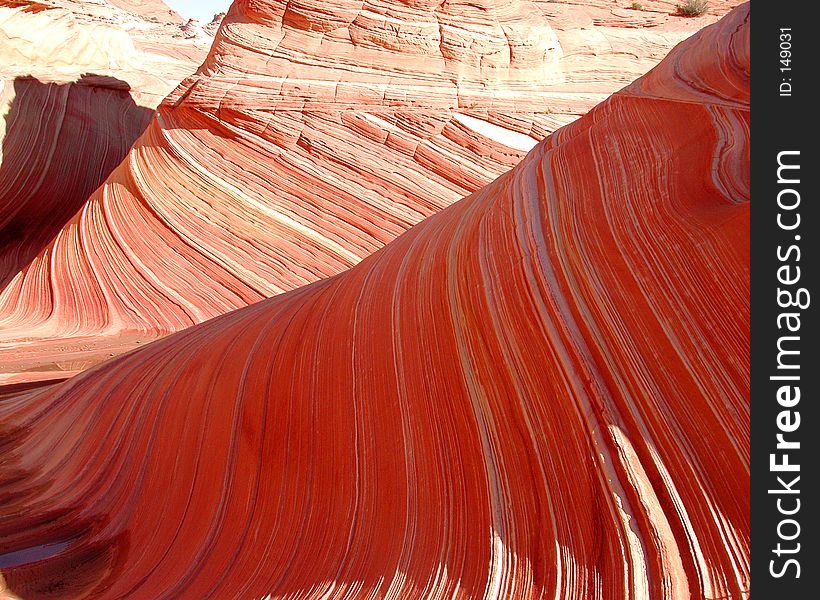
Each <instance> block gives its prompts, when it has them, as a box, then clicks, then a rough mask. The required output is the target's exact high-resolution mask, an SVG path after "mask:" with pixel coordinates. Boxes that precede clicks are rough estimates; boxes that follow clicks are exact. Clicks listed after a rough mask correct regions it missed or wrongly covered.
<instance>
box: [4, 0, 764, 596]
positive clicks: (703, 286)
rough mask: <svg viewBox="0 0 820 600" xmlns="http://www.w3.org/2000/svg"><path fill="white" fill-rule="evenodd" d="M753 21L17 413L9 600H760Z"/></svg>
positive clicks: (10, 410)
mask: <svg viewBox="0 0 820 600" xmlns="http://www.w3.org/2000/svg"><path fill="white" fill-rule="evenodd" d="M748 19H749V9H748V5H744V6H743V7H740V8H738V9H736V10H734V11H732V12H731V13H729V15H728V16H726V17H725V18H724V19H723V20H722V21H720V22H719V23H718V24H717V25H714V26H712V27H709V28H707V29H705V30H703V31H702V32H701V33H699V34H697V35H696V36H695V37H693V38H692V39H690V40H689V41H687V42H685V43H683V44H682V45H680V46H678V47H677V48H676V49H675V50H674V51H673V52H672V53H671V54H670V56H669V57H668V58H667V59H666V60H665V61H664V62H663V63H661V65H660V66H659V67H658V68H656V69H655V70H653V71H652V72H651V73H650V74H649V75H647V76H646V77H644V78H642V79H640V80H639V81H637V82H636V83H635V84H634V85H632V86H630V87H628V88H626V89H624V90H623V91H621V92H619V93H617V94H614V95H613V96H612V97H611V98H609V99H608V100H607V101H605V102H604V103H602V104H601V105H599V106H598V107H596V108H595V109H594V110H592V111H591V112H590V113H589V114H588V115H586V116H585V117H583V118H581V119H580V120H578V121H575V122H574V123H572V124H571V125H569V126H567V127H565V128H562V129H560V130H559V131H557V132H556V133H555V134H553V135H552V136H550V137H549V138H547V139H546V140H544V141H543V142H541V143H539V144H538V145H537V147H535V148H534V149H533V150H532V151H531V152H530V153H529V154H528V155H527V156H526V158H525V159H524V160H523V162H522V163H521V164H520V165H518V166H517V167H516V168H514V169H513V170H512V171H510V172H508V173H506V174H504V175H502V176H501V177H499V178H498V179H496V180H495V181H494V182H493V183H492V184H490V185H488V186H487V187H485V188H483V189H482V190H480V191H478V192H477V193H475V194H473V195H471V196H469V197H467V198H465V199H464V200H462V201H460V202H457V203H455V204H454V205H452V206H450V207H448V208H446V209H444V210H443V211H441V212H439V213H438V214H436V215H434V216H432V217H430V218H428V219H426V220H425V221H423V222H422V223H421V224H420V225H418V226H416V227H414V228H412V229H411V230H410V231H408V232H407V233H405V234H403V235H401V236H400V237H398V238H397V239H396V240H395V241H393V242H391V243H390V244H388V245H387V246H386V247H384V248H383V249H381V250H379V251H377V252H375V253H374V254H372V255H371V256H369V257H368V258H366V259H364V260H363V261H361V262H360V263H359V264H358V265H357V266H355V267H353V268H351V269H349V270H347V271H345V272H344V273H342V274H339V275H337V276H335V277H330V278H327V279H324V280H322V281H319V282H316V283H314V284H311V285H307V286H304V287H301V288H299V289H297V290H294V291H292V292H289V293H285V294H282V295H279V296H277V297H275V298H272V299H269V300H265V301H262V302H259V303H257V304H255V305H253V306H250V307H246V308H244V309H241V310H238V311H235V312H232V313H230V314H227V315H224V316H221V317H219V318H216V319H213V320H211V321H209V322H207V323H203V324H200V325H197V326H194V327H191V328H189V329H187V330H186V331H183V332H180V333H177V334H174V335H171V336H169V337H167V338H165V339H163V340H159V341H157V342H155V343H153V344H151V345H150V346H147V347H145V348H142V349H140V350H137V351H134V352H131V353H128V354H125V355H123V356H120V357H118V358H115V359H114V360H112V361H109V362H107V363H105V364H103V365H100V366H98V367H95V368H93V369H91V370H89V371H87V372H85V373H83V374H80V375H78V376H76V377H74V378H72V379H70V380H69V381H68V382H65V383H61V384H57V385H53V386H49V387H44V388H41V389H39V390H33V391H28V392H25V393H18V394H16V395H13V396H9V397H6V398H5V399H4V400H3V402H2V403H0V427H2V430H0V433H2V435H0V440H2V452H3V455H4V456H5V457H6V459H5V460H4V462H3V463H2V465H0V469H1V470H0V482H2V483H1V484H0V493H1V494H2V497H3V499H4V501H3V502H2V503H0V540H2V542H0V565H4V568H2V573H3V575H4V577H5V580H6V585H7V586H8V589H9V590H11V592H13V593H16V594H19V595H20V596H22V597H31V598H43V597H45V598H47V597H60V598H65V597H93V598H197V599H199V598H550V599H553V598H558V599H564V600H568V599H574V600H598V599H600V600H619V599H627V598H629V599H641V600H661V599H675V600H684V599H685V600H688V599H690V598H695V599H707V598H708V599H715V598H731V599H745V598H748V592H749V523H748V517H749V497H748V484H749V457H748V437H749V410H748V392H749V389H748V381H749V372H748V342H749V305H748V293H749V271H748V269H749V252H748V251H749V238H748V232H749V229H748V225H749V159H748V156H749V33H748ZM146 245H147V246H148V247H151V245H152V244H151V243H150V241H146Z"/></svg>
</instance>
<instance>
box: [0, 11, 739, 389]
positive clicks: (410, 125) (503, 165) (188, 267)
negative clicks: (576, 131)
mask: <svg viewBox="0 0 820 600" xmlns="http://www.w3.org/2000/svg"><path fill="white" fill-rule="evenodd" d="M15 4H20V3H19V2H17V3H15ZM28 4H30V3H28ZM100 4H101V5H103V4H107V3H104V2H102V0H100ZM118 4H119V5H125V4H126V3H124V2H120V3H118ZM130 4H131V5H133V6H132V7H131V10H136V9H135V8H134V7H138V6H137V5H139V6H143V5H144V6H148V5H150V6H148V9H150V10H151V11H152V13H151V14H154V13H155V12H156V11H154V10H153V9H152V8H151V7H152V6H154V3H134V2H132V3H130ZM645 4H646V8H645V9H644V10H640V11H636V10H630V9H627V8H624V7H621V6H619V5H618V4H617V3H611V2H603V1H601V2H591V3H584V4H583V5H578V4H569V3H563V2H535V3H533V2H528V1H524V0H514V1H512V2H510V1H506V0H505V1H503V2H502V1H497V0H482V1H480V2H476V1H471V2H459V1H448V2H438V1H435V2H433V1H412V2H409V1H400V0H368V1H367V2H361V1H357V2H347V1H345V2H337V3H333V5H332V7H331V6H330V5H328V3H325V2H318V1H316V2H311V1H309V0H299V1H291V2H284V1H278V0H254V1H237V2H235V3H234V5H233V7H232V8H231V10H230V12H229V13H228V14H227V16H226V17H225V19H224V21H223V24H222V28H221V30H220V32H219V34H218V36H217V38H216V41H215V43H214V45H213V47H212V49H211V51H210V53H209V54H208V56H207V59H206V60H205V61H204V63H203V64H202V66H201V67H200V68H199V69H198V71H197V72H196V73H195V74H194V75H191V76H190V77H188V78H186V79H185V81H184V82H183V83H182V84H181V85H180V86H179V87H177V88H176V90H175V91H174V92H173V93H171V95H170V96H169V97H168V98H167V99H166V100H165V101H164V102H163V103H162V104H161V105H160V107H159V114H158V115H157V117H156V118H155V119H154V120H153V121H152V122H151V124H150V126H149V127H148V129H147V131H146V132H145V133H144V134H143V135H142V136H141V137H140V138H139V140H138V141H137V142H136V145H135V147H134V149H133V150H132V151H131V152H130V153H129V154H128V155H127V157H126V158H125V160H124V161H123V163H122V164H121V165H120V167H119V168H117V169H116V170H115V171H114V172H113V173H112V174H111V176H110V178H109V179H108V181H107V182H106V183H105V185H104V186H103V187H102V188H100V189H99V190H98V191H97V192H96V193H94V194H93V195H92V196H91V197H90V199H88V201H87V202H85V203H84V204H83V206H82V207H81V208H80V210H79V212H78V213H76V214H75V215H74V216H73V217H72V218H69V217H68V215H65V214H63V213H61V214H60V215H59V218H55V219H54V224H55V226H54V227H51V228H48V229H45V228H44V229H43V230H42V231H44V233H42V232H41V234H38V236H37V239H38V240H39V241H38V242H37V244H39V245H37V244H35V245H30V246H29V247H28V250H27V252H26V253H25V256H24V259H21V258H20V257H21V256H23V255H22V254H20V253H19V252H17V249H16V248H17V246H16V245H15V241H14V240H15V239H16V237H15V236H12V237H10V238H8V239H10V240H11V242H8V243H9V248H8V249H7V250H5V254H4V258H5V260H6V261H7V262H6V264H9V262H10V263H11V264H12V265H14V266H15V267H19V269H17V268H7V276H6V278H5V279H4V288H3V289H2V291H0V324H1V325H2V334H0V336H1V337H0V362H2V365H3V370H4V372H3V373H2V374H0V380H2V381H4V382H6V383H9V382H24V381H34V380H37V379H48V378H51V377H65V376H68V375H71V374H74V373H76V372H79V371H82V370H83V369H85V368H88V367H89V366H91V365H93V364H96V363H99V362H101V361H102V360H104V359H107V358H109V357H111V356H114V355H116V354H119V353H120V352H123V351H125V350H128V349H131V348H133V347H135V346H136V345H137V344H138V343H143V342H146V341H150V340H151V339H155V338H156V337H158V336H162V335H165V334H167V333H169V332H172V331H177V330H180V329H184V328H185V327H188V326H190V325H192V324H194V323H198V322H200V321H203V320H206V319H209V318H212V317H214V316H217V315H219V314H222V313H225V312H228V311H230V310H233V309H236V308H239V307H242V306H245V305H247V304H250V303H253V302H257V301H259V300H261V299H263V298H265V297H269V296H272V295H275V294H278V293H281V292H284V291H288V290H291V289H294V288H296V287H299V286H301V285H304V284H307V283H310V282H313V281H316V280H318V279H321V278H324V277H328V276H331V275H334V274H336V273H339V272H342V271H344V270H345V269H347V268H349V267H351V266H352V265H354V264H356V263H357V262H358V261H360V260H361V259H362V258H364V257H366V256H368V255H369V254H371V253H372V252H374V251H375V250H377V249H378V248H380V247H381V246H383V245H384V244H385V243H387V242H389V241H390V240H391V239H393V238H395V237H396V236H397V235H399V234H400V233H402V232H403V231H405V230H407V229H408V228H410V227H411V226H413V225H414V224H416V223H418V222H420V221H421V220H422V219H424V218H425V217H428V216H430V215H432V214H434V213H435V212H437V211H439V210H441V209H442V208H444V207H445V206H447V205H449V204H451V203H452V202H454V201H455V200H457V199H459V198H461V197H462V196H464V195H466V194H469V193H472V192H474V191H476V190H477V189H479V188H480V187H481V186H483V185H486V184H487V183H489V182H490V181H492V180H493V179H495V178H496V177H498V176H499V175H501V174H502V173H503V172H505V171H506V170H508V169H509V168H511V167H512V166H514V165H515V164H517V163H518V162H519V161H520V160H521V159H522V158H523V157H524V155H525V154H526V152H527V151H528V150H529V149H530V148H532V147H533V146H534V145H535V144H536V143H537V142H538V140H540V139H542V138H543V137H545V136H546V135H548V134H549V133H551V132H552V131H554V130H555V129H556V128H557V127H559V126H561V125H564V124H566V123H568V122H570V121H572V120H574V119H576V118H577V117H578V116H579V115H581V114H584V113H585V112H586V111H587V110H588V109H589V108H590V107H592V106H593V105H594V104H595V103H596V102H599V101H601V100H603V99H604V98H605V97H606V96H608V95H609V94H610V93H612V92H613V91H615V90H617V89H618V88H620V87H622V86H623V85H626V84H627V83H629V82H630V81H632V80H633V79H634V78H635V77H637V76H638V75H640V74H641V73H643V72H644V71H646V70H647V69H648V68H649V67H650V66H651V65H653V64H655V63H656V62H657V61H658V60H660V58H661V57H662V56H663V55H664V54H665V53H666V52H667V51H668V50H669V49H670V48H671V46H672V45H674V44H675V43H677V42H678V41H680V40H681V39H683V38H685V37H687V36H688V35H690V34H692V33H694V32H695V31H696V30H697V29H698V28H700V27H703V26H704V25H705V24H706V23H709V22H712V21H714V20H716V19H717V18H718V16H719V15H720V14H722V13H724V12H725V11H726V10H727V7H728V6H729V5H730V3H726V2H715V3H713V10H712V12H711V13H710V14H709V15H707V16H705V17H703V18H699V19H682V18H679V17H675V16H673V15H672V14H671V13H672V12H674V6H673V4H672V3H664V2H647V3H645ZM148 9H146V10H148ZM101 10H102V9H101ZM106 10H109V11H110V6H109V8H107V9H106ZM46 12H49V11H46ZM52 12H53V11H52ZM38 15H40V16H38ZM19 18H23V17H19ZM25 18H27V19H28V18H39V19H46V17H43V16H42V15H41V12H37V11H35V12H34V16H32V15H28V16H26V17H25ZM49 18H50V17H49ZM52 20H53V19H52ZM58 21H59V20H58ZM49 22H50V21H49ZM60 22H61V21H60ZM49 26H53V27H58V26H59V27H63V25H59V23H55V24H52V25H49ZM168 26H169V27H175V28H177V31H179V23H176V24H174V23H171V24H170V25H168ZM0 27H2V25H0ZM163 27H165V25H163ZM115 33H116V31H115V32H114V33H111V35H112V36H114V37H115V38H116V40H114V41H111V42H110V43H106V52H108V53H109V54H112V53H113V58H111V60H110V61H109V63H106V64H107V65H108V67H110V68H109V70H108V71H106V70H105V69H103V68H102V67H104V66H105V65H102V66H98V67H96V68H95V70H96V71H99V72H101V73H104V74H105V73H107V74H109V75H111V76H114V77H118V76H119V75H118V74H120V73H121V72H122V71H121V70H119V68H118V67H117V65H120V64H121V63H122V64H127V63H128V61H129V60H132V59H131V58H129V57H131V56H132V54H133V53H132V51H131V49H130V48H131V47H130V46H128V50H127V51H123V52H120V53H118V52H119V51H118V48H119V46H118V44H119V43H120V41H122V40H120V37H121V36H120V37H117V36H119V34H118V33H116V35H115ZM77 35H79V34H77ZM129 37H130V38H133V35H130V36H129ZM180 38H181V39H182V38H183V36H182V35H180ZM140 39H141V40H142V41H136V42H133V44H134V46H135V47H137V48H139V49H141V51H143V52H142V53H141V54H140V53H138V54H139V56H142V57H144V56H145V55H146V54H145V53H148V54H149V55H152V54H151V53H154V52H160V48H161V47H160V45H159V44H158V43H155V42H151V40H150V36H149V37H145V36H143V38H140ZM117 40H120V41H117ZM183 41H184V40H183ZM122 43H123V44H126V45H127V43H126V42H122ZM72 44H73V45H72V48H74V47H75V46H76V43H75V42H73V43H72ZM188 47H189V48H190V45H189V46H188ZM171 48H172V49H173V46H172V47H171ZM166 51H167V50H162V52H166ZM60 52H62V51H60ZM55 55H56V51H55ZM60 56H63V54H60ZM95 56H96V55H95ZM105 56H108V54H106V55H105ZM152 56H153V55H152ZM69 58H70V60H66V61H65V63H66V68H70V67H71V65H75V64H76V62H77V60H78V59H77V58H76V57H73V58H72V57H69ZM109 58H110V57H109ZM109 58H106V59H105V60H109ZM155 59H156V60H159V59H158V58H156V56H155V58H154V59H151V60H155ZM59 60H60V59H58V58H54V57H52V56H48V57H45V58H43V60H42V61H41V62H43V64H50V62H49V61H51V62H54V63H55V64H57V62H59ZM95 60H96V59H95ZM141 60H142V59H141ZM144 60H148V59H144ZM169 60H171V59H169ZM30 62H31V61H30ZM35 62H36V61H35ZM183 62H184V61H183ZM145 64H146V65H149V67H145V65H143V67H144V68H142V70H141V71H140V73H143V75H144V77H146V78H148V79H150V77H152V76H153V75H152V73H153V70H152V69H151V68H150V61H149V62H147V63H145ZM179 64H182V63H179ZM112 65H113V66H112ZM115 67H116V68H115ZM163 68H164V67H163ZM87 69H88V67H85V66H84V67H83V71H86V70H87ZM75 71H76V69H75ZM157 72H159V73H164V72H165V71H162V70H161V69H158V70H157ZM129 77H130V76H129ZM120 78H121V77H120ZM166 83H167V80H165V79H163V80H162V81H158V82H156V89H160V88H161V87H162V85H160V84H163V85H164V84H166ZM150 87H151V86H150V85H147V84H145V82H144V81H143V82H141V85H140V86H139V89H140V90H142V91H141V92H140V94H146V93H148V92H146V91H145V90H147V89H149V88H150ZM132 90H133V88H132ZM133 96H134V94H133V91H132V97H133ZM89 106H92V105H89ZM89 110H93V111H96V110H97V109H96V108H90V109H89ZM117 136H121V133H120V132H115V137H117ZM125 138H128V134H127V133H126V135H125ZM60 147H66V146H65V141H62V142H61V143H60ZM43 155H45V156H47V154H46V153H43ZM89 162H90V161H89ZM52 164H54V165H55V173H53V174H51V175H48V176H46V177H44V178H43V181H44V184H43V185H44V186H45V187H44V188H42V189H43V190H44V191H43V194H45V195H46V196H48V197H52V195H53V193H54V191H55V188H59V187H60V186H61V185H64V183H63V179H64V177H63V176H62V174H61V173H60V169H62V168H64V165H65V164H66V161H65V160H61V161H52ZM57 167H59V168H57ZM12 172H14V173H15V176H16V177H18V180H19V174H17V173H16V169H12ZM90 172H95V173H96V172H99V169H97V170H93V169H92V170H90ZM25 185H27V184H25V183H23V184H20V185H19V186H17V185H15V186H13V187H14V188H16V189H23V188H24V187H25ZM87 187H88V186H85V187H84V188H83V190H85V189H87ZM83 193H85V191H83ZM79 196H82V194H79ZM11 201H12V202H13V203H16V200H14V197H12V200H11ZM15 205H16V204H15ZM37 205H38V206H41V207H42V206H45V204H42V203H41V202H40V200H38V201H37ZM41 213H42V210H40V213H38V212H37V211H36V210H35V211H34V212H32V213H31V214H30V215H29V217H28V218H24V216H21V217H19V218H18V219H17V220H16V222H15V226H14V228H13V230H12V232H15V231H22V230H26V231H37V230H38V228H39V227H40V225H39V223H41V221H40V219H41ZM15 235H17V234H15ZM43 240H51V241H50V242H45V241H43Z"/></svg>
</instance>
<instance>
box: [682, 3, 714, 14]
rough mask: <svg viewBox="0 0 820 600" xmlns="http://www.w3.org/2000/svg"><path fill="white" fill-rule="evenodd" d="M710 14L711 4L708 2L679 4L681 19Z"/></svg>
mask: <svg viewBox="0 0 820 600" xmlns="http://www.w3.org/2000/svg"><path fill="white" fill-rule="evenodd" d="M707 12H709V3H708V2H707V1H706V0H686V2H685V3H683V4H678V14H679V15H680V16H681V17H699V16H701V15H705V14H706V13H707Z"/></svg>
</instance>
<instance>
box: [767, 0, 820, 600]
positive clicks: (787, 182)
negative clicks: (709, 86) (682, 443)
mask: <svg viewBox="0 0 820 600" xmlns="http://www.w3.org/2000/svg"><path fill="white" fill-rule="evenodd" d="M813 6H814V4H813V3H810V2H796V1H793V2H777V3H761V2H758V3H757V4H756V5H755V7H754V8H755V10H753V11H752V19H751V23H752V55H751V56H752V75H751V81H752V96H751V123H752V125H751V140H752V142H751V147H752V150H751V154H752V156H751V182H752V197H753V201H752V210H751V215H752V218H751V222H752V225H751V229H752V231H751V265H752V271H751V420H752V421H751V422H752V427H751V435H752V438H751V440H752V441H751V469H752V473H751V477H752V478H751V494H752V496H751V536H752V537H751V540H752V579H751V587H752V589H753V590H754V597H755V598H758V599H769V598H775V599H784V600H785V599H788V600H802V599H809V598H818V597H820V592H818V589H820V588H818V584H817V581H816V578H817V576H818V573H817V571H818V569H820V563H818V547H819V546H820V533H819V532H818V530H817V525H816V523H817V521H818V519H817V518H816V513H817V511H818V509H820V504H819V503H818V493H817V489H818V483H820V482H819V481H818V479H819V478H820V473H818V468H817V465H818V454H820V418H818V409H817V407H818V403H819V402H820V396H818V385H817V381H818V379H819V378H820V361H819V360H818V357H820V348H818V344H820V335H819V334H818V327H817V310H816V305H817V304H820V290H818V287H817V283H816V282H817V275H818V268H820V251H818V238H820V216H818V211H817V203H818V201H820V197H818V194H817V179H818V177H820V167H819V166H818V164H817V149H816V145H817V139H816V133H813V132H816V131H817V129H818V127H817V124H816V118H815V117H814V116H813V111H810V110H809V103H810V101H811V97H812V95H813V94H814V93H815V92H814V90H815V89H816V85H817V84H816V74H817V63H816V53H815V51H814V46H815V45H816V40H814V39H813V38H814V33H813V28H814V27H813V25H812V19H811V17H810V15H809V8H811V7H813Z"/></svg>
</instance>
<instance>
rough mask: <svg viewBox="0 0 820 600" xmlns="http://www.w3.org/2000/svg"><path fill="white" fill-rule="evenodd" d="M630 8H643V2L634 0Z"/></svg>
mask: <svg viewBox="0 0 820 600" xmlns="http://www.w3.org/2000/svg"><path fill="white" fill-rule="evenodd" d="M629 8H631V9H632V10H643V4H641V3H640V2H633V3H632V4H630V5H629Z"/></svg>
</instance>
